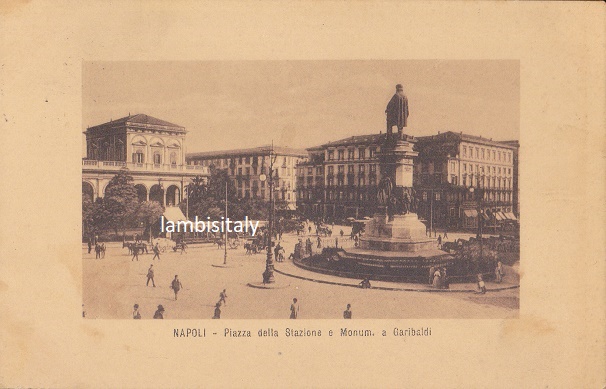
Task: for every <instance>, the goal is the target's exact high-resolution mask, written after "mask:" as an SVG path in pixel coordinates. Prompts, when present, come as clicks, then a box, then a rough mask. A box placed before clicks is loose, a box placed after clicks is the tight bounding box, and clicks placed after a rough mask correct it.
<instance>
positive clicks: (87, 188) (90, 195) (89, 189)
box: [82, 181, 95, 203]
mask: <svg viewBox="0 0 606 389" xmlns="http://www.w3.org/2000/svg"><path fill="white" fill-rule="evenodd" d="M82 198H83V199H84V198H86V199H88V200H90V202H91V203H92V202H94V201H95V190H94V189H93V186H92V185H91V184H90V182H86V181H82Z"/></svg>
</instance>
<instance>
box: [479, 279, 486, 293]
mask: <svg viewBox="0 0 606 389" xmlns="http://www.w3.org/2000/svg"><path fill="white" fill-rule="evenodd" d="M478 288H479V289H480V293H481V294H485V293H486V284H485V283H484V280H483V279H482V274H478Z"/></svg>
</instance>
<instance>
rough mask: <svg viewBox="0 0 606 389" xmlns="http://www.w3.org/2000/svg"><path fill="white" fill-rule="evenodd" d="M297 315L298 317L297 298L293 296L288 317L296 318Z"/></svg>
mask: <svg viewBox="0 0 606 389" xmlns="http://www.w3.org/2000/svg"><path fill="white" fill-rule="evenodd" d="M297 317H299V304H298V302H297V299H296V298H294V299H292V304H291V305H290V318H291V319H296V318H297Z"/></svg>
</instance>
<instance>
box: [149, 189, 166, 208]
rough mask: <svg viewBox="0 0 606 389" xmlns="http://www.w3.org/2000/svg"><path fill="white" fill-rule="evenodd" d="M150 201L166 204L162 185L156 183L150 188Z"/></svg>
mask: <svg viewBox="0 0 606 389" xmlns="http://www.w3.org/2000/svg"><path fill="white" fill-rule="evenodd" d="M149 201H155V202H157V203H159V204H160V205H164V189H163V188H162V187H161V186H160V185H157V184H156V185H154V186H152V187H151V188H150V190H149Z"/></svg>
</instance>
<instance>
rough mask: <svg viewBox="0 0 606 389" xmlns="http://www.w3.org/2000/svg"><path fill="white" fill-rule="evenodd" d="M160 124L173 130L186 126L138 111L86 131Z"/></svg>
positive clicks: (159, 125) (182, 128)
mask: <svg viewBox="0 0 606 389" xmlns="http://www.w3.org/2000/svg"><path fill="white" fill-rule="evenodd" d="M128 125H133V126H135V127H136V126H144V127H149V126H152V127H154V126H158V127H169V128H170V129H172V130H177V131H185V127H183V126H180V125H178V124H174V123H170V122H167V121H165V120H161V119H157V118H155V117H152V116H149V115H145V114H142V113H138V114H136V115H129V116H125V117H123V118H120V119H116V120H110V121H109V122H106V123H102V124H98V125H96V126H93V127H89V128H88V129H87V130H86V131H94V130H97V129H102V128H108V127H120V126H128Z"/></svg>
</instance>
